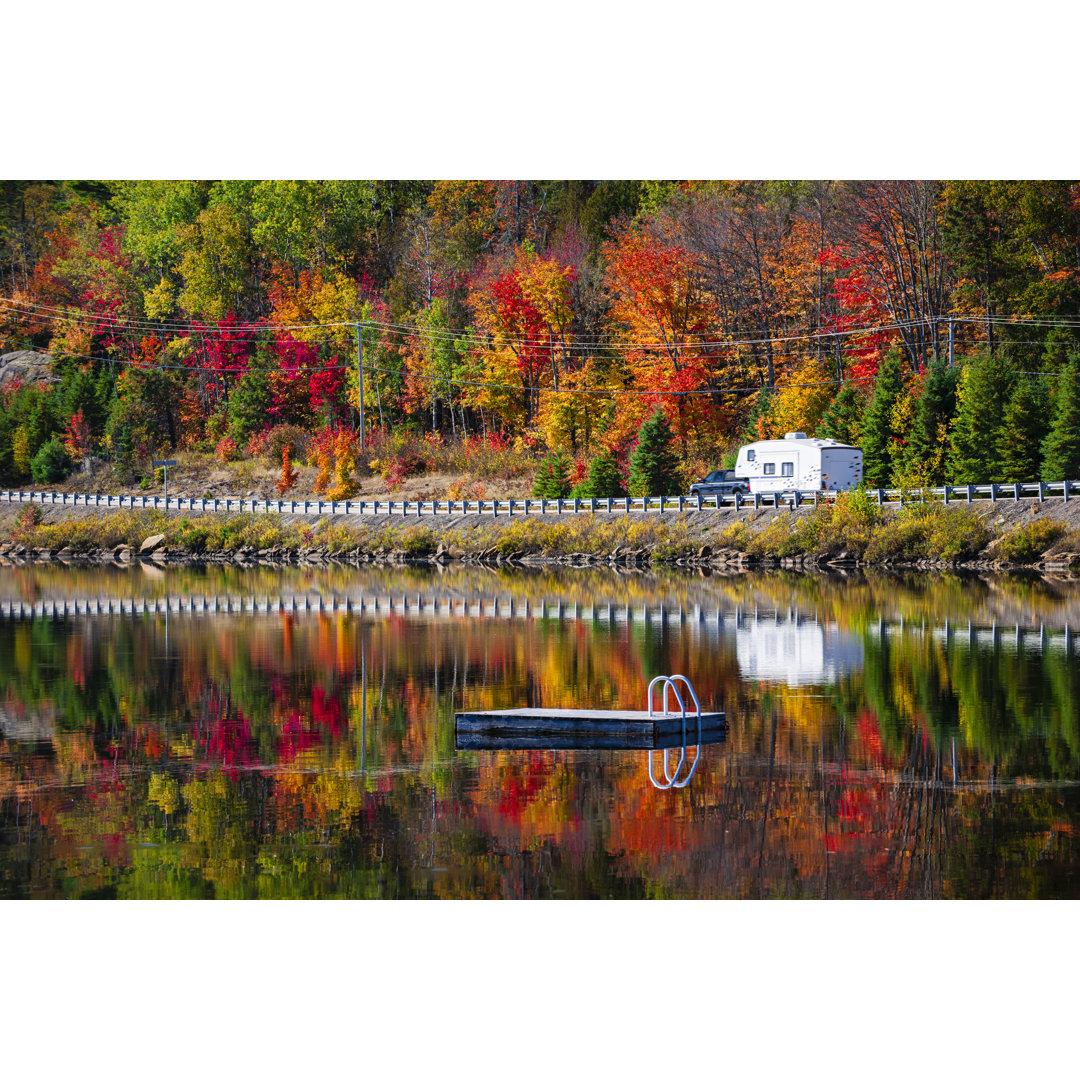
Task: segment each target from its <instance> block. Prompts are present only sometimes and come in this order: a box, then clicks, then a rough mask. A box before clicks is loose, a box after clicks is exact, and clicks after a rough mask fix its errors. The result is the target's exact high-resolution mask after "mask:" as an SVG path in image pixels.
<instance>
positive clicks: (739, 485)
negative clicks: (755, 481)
mask: <svg viewBox="0 0 1080 1080" xmlns="http://www.w3.org/2000/svg"><path fill="white" fill-rule="evenodd" d="M749 490H750V483H749V481H747V480H740V479H739V478H738V477H736V476H735V474H734V473H733V472H732V471H731V470H730V469H714V470H713V471H712V472H711V473H709V475H708V476H706V477H705V479H704V480H698V481H696V482H695V483H693V484H691V485H690V494H691V495H734V494H735V492H740V493H741V494H746V492H748V491H749Z"/></svg>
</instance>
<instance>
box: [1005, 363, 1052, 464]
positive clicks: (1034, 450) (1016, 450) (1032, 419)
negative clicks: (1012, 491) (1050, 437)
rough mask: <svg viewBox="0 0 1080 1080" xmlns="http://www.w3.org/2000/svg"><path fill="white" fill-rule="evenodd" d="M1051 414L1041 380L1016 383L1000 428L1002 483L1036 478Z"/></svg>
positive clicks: (1048, 400) (1044, 385)
mask: <svg viewBox="0 0 1080 1080" xmlns="http://www.w3.org/2000/svg"><path fill="white" fill-rule="evenodd" d="M1049 417H1050V396H1049V394H1048V393H1047V390H1046V384H1045V383H1044V381H1043V380H1042V379H1023V380H1021V381H1020V382H1018V383H1017V384H1016V389H1015V390H1014V391H1013V394H1012V397H1011V398H1009V404H1008V405H1007V406H1006V407H1005V415H1004V417H1003V418H1002V427H1001V475H1002V480H1003V482H1008V481H1013V482H1014V483H1021V484H1023V483H1029V482H1030V481H1032V480H1038V479H1039V470H1040V466H1041V464H1042V444H1043V440H1044V439H1045V438H1046V431H1047V427H1048V426H1049Z"/></svg>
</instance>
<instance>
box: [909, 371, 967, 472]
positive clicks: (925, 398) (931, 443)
mask: <svg viewBox="0 0 1080 1080" xmlns="http://www.w3.org/2000/svg"><path fill="white" fill-rule="evenodd" d="M955 413H956V369H955V368H951V367H949V366H948V365H947V364H945V363H944V362H938V363H932V364H931V365H930V366H929V367H928V368H927V371H926V381H925V382H924V383H923V390H922V394H921V395H920V396H919V404H918V408H917V410H916V413H915V422H914V424H913V425H912V429H911V433H910V435H909V436H908V447H907V459H908V461H909V462H913V463H915V464H916V465H917V466H919V467H921V468H922V469H923V470H924V476H925V482H926V483H929V484H943V483H944V482H945V467H944V465H945V463H944V458H945V455H944V452H943V450H944V448H943V446H942V439H943V432H947V431H948V427H949V424H950V423H952V418H953V416H954V415H955Z"/></svg>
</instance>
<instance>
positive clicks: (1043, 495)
mask: <svg viewBox="0 0 1080 1080" xmlns="http://www.w3.org/2000/svg"><path fill="white" fill-rule="evenodd" d="M1039 502H1046V482H1045V481H1043V480H1040V481H1039Z"/></svg>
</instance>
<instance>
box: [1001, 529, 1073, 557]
mask: <svg viewBox="0 0 1080 1080" xmlns="http://www.w3.org/2000/svg"><path fill="white" fill-rule="evenodd" d="M1066 532H1068V530H1067V529H1066V528H1065V526H1064V525H1062V524H1061V522H1059V521H1049V520H1047V519H1043V520H1042V521H1033V522H1031V524H1030V525H1021V526H1020V527H1019V528H1018V529H1013V530H1012V532H1008V533H1006V534H1005V535H1004V536H1003V537H1002V538H1001V539H1000V540H999V541H998V543H997V545H996V546H995V548H994V556H995V558H998V559H1001V560H1003V561H1004V562H1014V563H1033V562H1037V561H1038V559H1039V556H1040V555H1042V553H1043V552H1044V551H1045V550H1046V549H1047V548H1048V547H1050V546H1051V545H1052V544H1053V543H1054V541H1056V540H1060V539H1061V538H1062V537H1063V536H1064V535H1065V533H1066Z"/></svg>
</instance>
